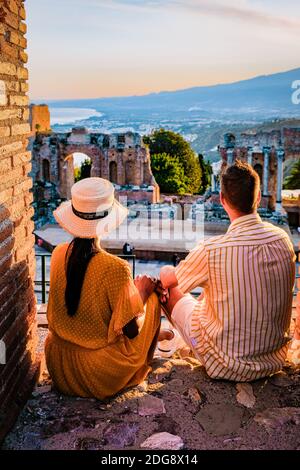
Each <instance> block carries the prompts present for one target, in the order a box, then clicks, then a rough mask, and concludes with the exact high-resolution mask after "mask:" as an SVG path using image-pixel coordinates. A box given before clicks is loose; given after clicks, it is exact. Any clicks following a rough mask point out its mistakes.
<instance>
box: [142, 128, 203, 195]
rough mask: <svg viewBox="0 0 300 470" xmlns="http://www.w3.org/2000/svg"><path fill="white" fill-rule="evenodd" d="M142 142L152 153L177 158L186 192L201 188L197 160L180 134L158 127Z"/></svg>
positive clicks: (196, 191)
mask: <svg viewBox="0 0 300 470" xmlns="http://www.w3.org/2000/svg"><path fill="white" fill-rule="evenodd" d="M144 142H145V143H146V144H148V145H149V148H150V152H151V154H152V155H158V154H167V155H169V156H171V157H173V158H174V159H175V160H177V162H178V163H179V164H180V166H181V167H182V168H183V183H184V187H185V192H186V193H198V192H199V188H201V168H200V165H199V161H198V159H197V157H196V154H195V152H194V151H193V149H192V148H191V146H190V144H189V143H188V142H187V141H186V140H185V139H184V138H183V137H182V136H181V135H180V134H177V133H176V132H172V131H167V130H165V129H160V130H157V131H155V132H154V133H153V134H152V135H150V136H148V137H146V138H145V139H144ZM175 160H174V161H175ZM154 176H155V175H154Z"/></svg>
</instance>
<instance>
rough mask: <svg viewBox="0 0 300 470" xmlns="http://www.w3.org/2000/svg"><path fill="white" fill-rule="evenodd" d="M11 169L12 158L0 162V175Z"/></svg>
mask: <svg viewBox="0 0 300 470" xmlns="http://www.w3.org/2000/svg"><path fill="white" fill-rule="evenodd" d="M11 169H12V157H9V158H3V159H2V160H0V174H4V173H7V172H9V171H10V170H11Z"/></svg>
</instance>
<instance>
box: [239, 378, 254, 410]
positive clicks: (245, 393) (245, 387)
mask: <svg viewBox="0 0 300 470" xmlns="http://www.w3.org/2000/svg"><path fill="white" fill-rule="evenodd" d="M236 389H237V391H238V393H237V396H236V399H237V401H238V402H239V403H240V404H241V405H243V406H246V408H253V407H254V405H255V401H256V398H255V395H254V393H253V388H252V386H251V385H250V384H248V383H238V384H236Z"/></svg>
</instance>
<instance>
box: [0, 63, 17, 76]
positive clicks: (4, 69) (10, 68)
mask: <svg viewBox="0 0 300 470" xmlns="http://www.w3.org/2000/svg"><path fill="white" fill-rule="evenodd" d="M0 73H2V74H3V75H16V74H17V67H16V66H15V65H14V64H11V63H10V62H0Z"/></svg>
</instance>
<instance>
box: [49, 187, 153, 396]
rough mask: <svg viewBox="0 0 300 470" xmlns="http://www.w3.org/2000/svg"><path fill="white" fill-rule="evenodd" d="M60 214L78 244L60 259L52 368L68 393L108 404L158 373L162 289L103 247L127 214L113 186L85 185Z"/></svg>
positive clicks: (54, 274)
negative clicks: (133, 272)
mask: <svg viewBox="0 0 300 470" xmlns="http://www.w3.org/2000/svg"><path fill="white" fill-rule="evenodd" d="M54 216H55V219H56V220H57V222H58V223H59V224H60V225H61V227H63V228H64V229H65V230H67V231H68V232H69V233H70V234H72V235H73V236H74V239H73V241H72V242H71V243H70V244H69V243H66V244H62V245H58V246H57V247H56V248H55V250H54V251H53V254H52V260H51V272H50V293H49V302H48V310H47V316H48V323H49V331H50V332H49V335H48V338H47V341H46V347H45V350H46V361H47V367H48V370H49V373H50V375H51V377H52V379H53V382H54V384H55V385H56V387H57V388H58V389H59V390H60V391H61V392H63V393H65V394H68V395H77V396H81V397H96V398H98V399H100V400H102V399H104V398H107V397H110V396H112V395H114V394H116V393H117V392H119V391H120V390H122V389H124V388H125V387H129V386H132V385H137V384H139V383H140V382H142V381H143V380H144V379H145V377H146V376H147V374H148V372H149V370H150V367H149V363H150V361H151V359H152V357H153V353H154V350H155V346H156V342H157V339H158V334H159V328H160V307H159V302H158V299H157V296H156V295H155V294H154V293H153V291H154V288H155V283H154V282H153V280H152V279H151V278H149V277H147V276H144V277H141V278H138V279H137V280H136V281H135V282H134V281H133V279H132V276H131V271H130V267H129V265H128V263H127V262H126V261H124V260H121V259H120V258H118V257H116V256H113V255H111V254H108V253H107V252H106V251H104V250H103V249H102V248H101V246H100V239H101V237H102V236H103V235H107V234H108V233H110V232H111V231H112V230H114V229H115V228H116V227H118V226H119V225H120V224H121V223H122V222H123V220H124V219H125V218H126V216H127V209H125V208H124V207H123V206H122V205H121V204H119V203H118V202H117V201H116V200H115V199H114V187H113V185H112V184H111V183H110V182H109V181H107V180H104V179H101V178H87V179H84V180H81V181H79V182H78V183H76V184H75V185H74V186H73V187H72V200H71V201H68V202H65V203H63V204H62V205H61V206H60V207H59V208H58V209H57V210H56V211H55V212H54Z"/></svg>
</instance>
